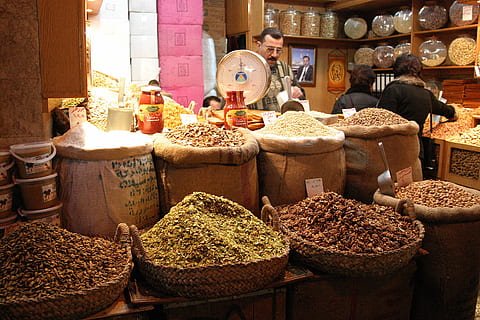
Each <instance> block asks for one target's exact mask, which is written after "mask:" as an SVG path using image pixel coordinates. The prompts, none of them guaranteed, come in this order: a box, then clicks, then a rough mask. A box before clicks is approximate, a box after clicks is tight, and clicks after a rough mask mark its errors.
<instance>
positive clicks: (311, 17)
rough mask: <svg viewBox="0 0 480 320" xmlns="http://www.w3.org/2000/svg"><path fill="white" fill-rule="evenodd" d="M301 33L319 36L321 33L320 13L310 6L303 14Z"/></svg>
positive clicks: (308, 35)
mask: <svg viewBox="0 0 480 320" xmlns="http://www.w3.org/2000/svg"><path fill="white" fill-rule="evenodd" d="M301 35H302V36H307V37H318V36H319V35H320V13H319V12H318V11H316V10H314V9H313V8H312V7H310V8H309V9H308V10H307V11H305V12H304V13H303V15H302V27H301Z"/></svg>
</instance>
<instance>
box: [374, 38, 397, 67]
mask: <svg viewBox="0 0 480 320" xmlns="http://www.w3.org/2000/svg"><path fill="white" fill-rule="evenodd" d="M393 53H394V48H393V47H392V46H390V45H388V44H386V43H379V44H378V46H377V47H376V48H375V50H374V52H373V64H374V65H375V66H376V67H378V68H390V67H391V66H392V65H393V62H394V61H395V60H394V58H393Z"/></svg>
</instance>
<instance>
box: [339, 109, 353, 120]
mask: <svg viewBox="0 0 480 320" xmlns="http://www.w3.org/2000/svg"><path fill="white" fill-rule="evenodd" d="M342 113H343V117H344V118H345V119H347V118H348V117H350V116H352V115H354V114H355V113H357V109H355V108H350V109H342Z"/></svg>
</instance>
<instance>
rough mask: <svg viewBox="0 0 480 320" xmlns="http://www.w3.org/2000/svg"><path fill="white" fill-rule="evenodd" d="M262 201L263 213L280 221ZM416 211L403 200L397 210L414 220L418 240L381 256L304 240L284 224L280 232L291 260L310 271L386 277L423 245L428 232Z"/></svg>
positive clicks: (352, 275)
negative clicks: (287, 241)
mask: <svg viewBox="0 0 480 320" xmlns="http://www.w3.org/2000/svg"><path fill="white" fill-rule="evenodd" d="M263 202H264V206H263V208H262V211H264V210H265V211H269V212H270V215H271V216H277V219H278V212H277V211H276V210H275V208H273V207H272V206H271V204H270V203H269V201H268V198H265V197H264V199H263ZM413 208H414V207H413V204H412V203H411V202H410V201H409V200H406V199H402V201H401V203H399V206H397V208H396V211H397V212H400V213H402V214H408V215H409V216H410V217H411V218H412V219H413V220H414V224H415V227H416V228H417V230H418V238H417V239H416V240H415V241H414V242H412V243H409V244H407V245H404V246H403V247H401V248H398V249H394V250H390V251H386V252H382V253H352V252H346V251H338V250H332V249H327V248H324V247H320V246H318V245H317V244H315V243H313V242H311V241H308V240H305V239H303V238H302V237H300V236H299V235H297V234H296V233H294V232H292V231H290V230H288V229H287V228H286V227H285V226H283V225H280V230H281V231H282V232H283V233H284V234H285V235H286V236H287V237H288V239H289V240H290V248H291V256H292V259H293V260H296V261H299V262H301V263H302V264H305V265H306V266H308V267H310V268H313V269H316V270H318V271H322V272H326V273H331V274H336V275H341V276H349V277H376V276H383V275H386V274H389V273H392V272H394V271H396V270H398V269H400V268H402V267H404V266H406V265H407V264H408V263H409V262H410V260H411V259H412V258H413V257H414V255H415V254H416V253H417V251H418V249H419V248H420V246H421V244H422V240H423V237H424V235H425V229H424V228H423V225H422V223H421V222H420V221H418V220H416V219H415V211H414V209H413Z"/></svg>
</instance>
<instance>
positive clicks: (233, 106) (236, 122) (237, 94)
mask: <svg viewBox="0 0 480 320" xmlns="http://www.w3.org/2000/svg"><path fill="white" fill-rule="evenodd" d="M226 100H227V102H226V104H225V107H224V108H223V110H224V119H225V120H224V126H225V129H233V128H234V127H237V128H238V127H241V128H247V127H248V121H247V110H248V108H247V106H246V105H245V98H244V97H243V91H227V99H226Z"/></svg>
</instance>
